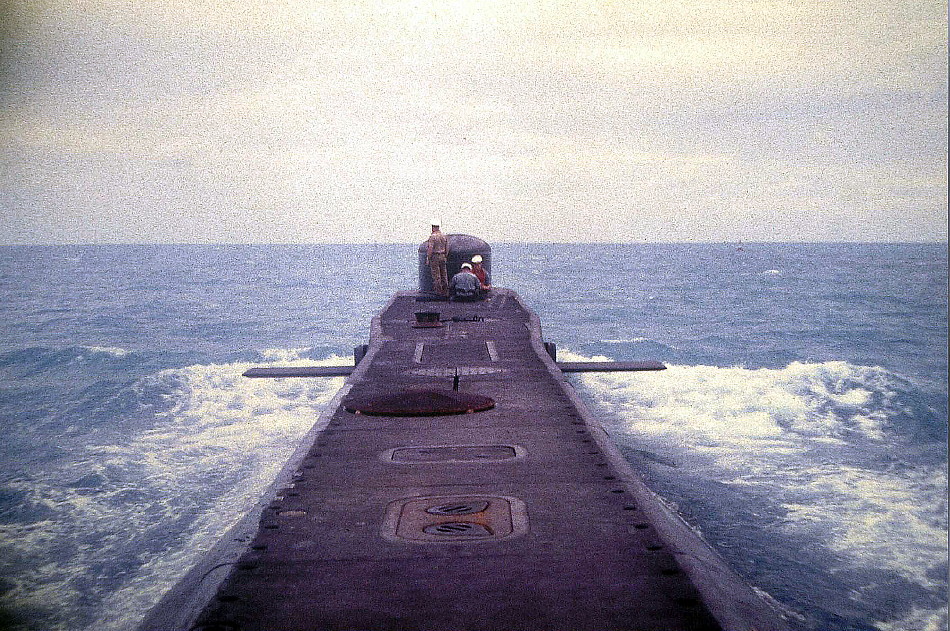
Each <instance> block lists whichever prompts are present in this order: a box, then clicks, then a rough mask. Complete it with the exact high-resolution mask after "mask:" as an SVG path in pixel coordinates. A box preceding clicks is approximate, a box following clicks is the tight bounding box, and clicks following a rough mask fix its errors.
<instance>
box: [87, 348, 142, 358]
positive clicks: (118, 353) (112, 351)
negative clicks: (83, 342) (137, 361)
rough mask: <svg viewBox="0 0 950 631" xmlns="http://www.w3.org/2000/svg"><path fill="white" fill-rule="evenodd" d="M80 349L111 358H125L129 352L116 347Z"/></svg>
mask: <svg viewBox="0 0 950 631" xmlns="http://www.w3.org/2000/svg"><path fill="white" fill-rule="evenodd" d="M80 348H82V349H83V350H86V351H89V352H91V353H102V354H104V355H111V356H112V357H125V356H126V355H128V354H129V352H130V351H127V350H125V349H124V348H119V347H118V346H82V347H80Z"/></svg>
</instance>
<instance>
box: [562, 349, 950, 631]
mask: <svg viewBox="0 0 950 631" xmlns="http://www.w3.org/2000/svg"><path fill="white" fill-rule="evenodd" d="M559 352H561V351H560V349H559ZM572 355H573V357H574V358H576V359H575V361H582V360H584V358H582V357H581V356H579V355H574V354H572ZM588 361H590V360H588ZM598 361H603V359H600V358H598ZM578 379H579V380H580V381H581V383H582V384H583V385H584V387H586V388H587V389H589V391H590V392H591V393H592V394H593V395H594V398H595V400H596V402H597V405H598V407H599V408H600V409H598V410H597V412H598V413H599V414H600V415H602V416H603V417H606V418H612V419H615V420H616V424H617V426H618V428H622V429H623V430H624V431H626V432H627V436H626V437H621V438H620V440H621V441H624V440H626V441H629V442H631V443H633V444H636V445H640V446H643V445H646V446H648V447H649V448H650V449H651V450H653V451H657V452H659V453H660V454H661V455H664V456H665V455H669V456H671V457H672V458H673V459H674V460H680V461H682V460H684V459H688V461H689V466H690V467H691V472H692V473H694V474H699V475H702V476H705V477H707V478H709V479H710V480H715V481H716V482H719V483H723V484H727V485H735V486H737V487H739V486H741V487H743V488H752V489H761V490H763V491H765V493H764V494H763V495H764V496H768V497H771V498H773V501H774V502H775V504H776V506H777V507H778V508H781V509H784V510H785V511H787V512H786V515H785V516H784V518H783V519H782V521H781V522H780V524H779V527H780V528H781V529H784V530H786V531H788V532H789V533H790V534H791V535H794V536H800V535H802V534H805V535H807V536H808V537H810V538H813V539H814V540H816V541H817V542H818V544H819V545H822V546H824V547H826V548H827V549H829V550H830V551H832V552H834V553H836V554H838V555H840V558H841V559H842V561H840V562H841V563H846V564H847V566H848V567H866V568H869V569H870V570H873V571H877V570H881V569H884V570H890V571H893V572H896V573H897V574H899V575H901V576H902V577H904V578H905V579H906V580H908V581H911V582H913V583H915V584H917V585H920V586H921V587H923V588H925V589H927V590H931V591H932V592H936V591H939V590H941V589H945V587H946V583H945V581H944V579H943V578H942V577H939V575H940V573H941V568H943V569H944V570H945V567H946V562H947V558H948V545H947V534H948V526H947V493H946V489H947V483H948V479H947V467H946V464H945V463H944V464H942V465H940V466H936V467H934V466H923V465H919V466H917V467H916V468H913V469H896V468H895V469H894V470H891V469H885V468H883V467H881V466H880V465H874V464H873V463H870V464H868V463H864V462H862V459H864V460H867V458H862V457H861V454H864V453H866V450H867V449H868V448H870V447H872V446H876V447H875V448H876V449H878V450H880V451H884V450H886V449H887V448H888V441H889V440H894V439H895V438H899V437H895V436H889V435H888V434H889V432H890V431H891V430H890V428H889V425H888V421H889V419H891V418H894V417H896V416H898V415H901V414H906V410H905V409H904V408H903V407H902V404H901V403H900V401H899V393H900V390H901V388H906V387H908V386H907V383H908V382H907V381H906V380H905V379H904V378H903V377H901V376H899V375H895V374H893V373H890V372H888V371H886V370H885V369H883V368H879V367H868V366H855V365H852V364H849V363H847V362H841V361H832V362H821V363H800V362H794V363H791V364H789V365H788V366H786V367H784V368H778V369H766V368H761V369H747V368H741V367H730V368H721V367H715V366H670V367H669V369H668V370H666V371H662V372H657V373H636V374H624V373H599V374H597V373H594V374H585V375H583V376H580V377H578ZM670 475H672V474H670ZM763 508H764V507H763ZM753 510H754V509H753ZM770 527H774V525H773V524H770ZM831 562H832V559H829V563H831ZM829 571H831V570H829ZM935 574H936V575H937V576H938V578H936V579H935V578H933V577H934V576H935ZM876 588H877V586H869V587H867V589H869V590H873V589H876ZM855 589H856V591H860V590H861V589H864V588H863V587H856V588H855ZM865 596H866V597H868V598H873V597H874V596H873V595H872V593H870V592H869V594H867V595H865ZM918 614H919V615H918ZM918 614H914V616H915V617H914V618H913V620H916V622H914V621H913V620H912V621H910V622H905V623H901V622H893V623H892V622H888V623H883V622H882V625H881V628H882V629H886V630H887V631H896V630H897V629H905V630H908V631H909V630H911V629H917V628H925V627H926V626H927V625H929V624H931V623H930V622H926V623H925V624H924V626H922V627H919V626H915V625H916V624H917V622H920V621H926V620H936V621H940V620H944V621H945V620H946V610H945V609H944V610H941V611H936V612H934V611H923V612H918Z"/></svg>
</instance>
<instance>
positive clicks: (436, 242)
mask: <svg viewBox="0 0 950 631" xmlns="http://www.w3.org/2000/svg"><path fill="white" fill-rule="evenodd" d="M448 256H449V240H448V239H447V238H446V237H445V235H444V234H442V231H441V230H439V222H438V221H435V220H433V221H432V234H430V235H429V241H428V242H427V243H426V265H428V266H429V271H430V272H431V273H432V289H433V291H435V293H437V294H439V295H440V296H445V297H448V295H449V276H448V273H447V272H446V271H445V260H446V258H448Z"/></svg>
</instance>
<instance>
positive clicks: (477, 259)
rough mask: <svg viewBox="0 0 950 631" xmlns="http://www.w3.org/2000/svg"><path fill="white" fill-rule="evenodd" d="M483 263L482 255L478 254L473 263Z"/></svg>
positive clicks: (473, 258)
mask: <svg viewBox="0 0 950 631" xmlns="http://www.w3.org/2000/svg"><path fill="white" fill-rule="evenodd" d="M481 262H482V255H481V254H476V255H475V256H473V257H472V263H481Z"/></svg>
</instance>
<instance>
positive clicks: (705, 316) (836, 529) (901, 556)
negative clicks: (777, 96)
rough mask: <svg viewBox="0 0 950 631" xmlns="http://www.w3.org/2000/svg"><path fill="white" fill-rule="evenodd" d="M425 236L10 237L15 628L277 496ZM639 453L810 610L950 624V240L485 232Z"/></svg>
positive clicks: (126, 583)
mask: <svg viewBox="0 0 950 631" xmlns="http://www.w3.org/2000/svg"><path fill="white" fill-rule="evenodd" d="M416 256H417V255H416V247H415V246H414V245H369V246H365V245H326V246H83V247H80V246H65V247H5V248H0V333H2V335H0V423H2V427H3V430H4V431H3V441H2V442H0V628H4V629H24V630H52V629H77V630H85V629H88V630H116V631H118V630H124V629H129V628H134V626H135V625H136V623H137V622H138V621H139V620H141V618H142V617H143V616H144V614H145V612H146V611H147V610H148V608H149V607H150V606H151V605H153V604H154V603H155V602H156V601H157V600H158V599H159V598H160V597H161V595H162V594H163V593H164V591H165V590H167V589H168V588H169V587H171V585H173V584H174V583H175V581H176V580H177V579H178V578H179V577H180V576H181V575H183V574H184V573H185V572H186V571H187V570H188V569H189V567H190V566H191V565H192V564H193V563H194V562H195V561H196V560H197V559H198V558H199V557H200V556H201V554H202V553H203V552H205V551H206V550H208V549H209V548H210V547H211V546H212V545H213V544H214V543H215V542H216V541H217V539H218V537H219V536H220V535H221V534H222V533H223V532H224V531H225V530H227V529H228V528H229V526H230V525H231V524H233V523H234V522H235V521H237V520H238V519H239V518H240V517H241V516H242V515H243V514H244V512H245V511H246V510H248V508H249V507H251V506H252V505H253V504H254V503H255V502H256V500H257V499H258V497H259V495H260V493H261V491H262V490H263V489H264V488H265V487H266V486H267V485H268V484H269V482H270V481H271V479H272V478H273V476H274V475H275V474H276V473H277V471H278V470H279V469H280V468H281V467H282V466H283V464H284V461H285V460H286V458H288V457H289V456H290V454H291V452H292V451H293V450H294V448H295V447H296V445H297V441H298V440H299V438H300V437H301V436H302V435H303V434H304V433H305V432H306V431H307V430H308V429H309V428H310V427H311V426H312V425H313V423H314V422H315V421H316V419H317V417H318V416H319V414H320V411H321V410H322V409H323V407H324V406H325V405H326V404H327V402H328V401H329V400H330V399H331V397H332V396H333V394H334V393H335V391H336V390H337V389H338V388H339V387H340V386H341V385H342V383H343V382H342V379H312V380H308V379H283V380H264V379H258V380H251V379H245V378H242V377H241V373H242V372H243V371H244V370H246V369H247V368H248V367H250V366H266V365H288V364H294V365H305V364H307V365H309V364H336V363H349V362H351V361H352V360H351V357H352V348H353V346H355V345H357V344H361V343H365V342H366V341H367V336H368V331H369V322H370V319H371V318H372V316H373V315H374V314H375V313H376V312H378V311H379V310H380V309H381V308H382V307H383V306H384V305H385V303H386V302H387V300H388V299H389V297H390V295H391V294H392V293H393V292H394V291H396V290H399V289H412V288H414V286H415V283H416V277H417V271H416V264H417V259H416ZM493 265H494V268H493V270H492V271H493V278H494V282H495V284H496V285H500V286H505V287H510V288H512V289H514V290H515V291H517V292H518V293H519V294H521V296H522V297H523V298H524V299H525V301H526V302H527V303H528V305H529V306H531V307H532V308H533V309H534V310H535V311H536V312H537V313H538V315H539V316H540V317H541V323H542V329H543V331H544V336H545V339H546V340H548V341H552V342H555V343H556V344H557V345H558V352H559V358H561V359H582V358H610V359H616V360H635V359H658V360H661V361H664V362H666V363H667V365H668V366H669V369H668V370H666V371H663V372H657V373H629V374H623V373H613V374H586V375H581V376H576V377H572V378H571V379H572V383H573V384H574V385H575V387H576V388H577V390H578V391H579V392H580V393H581V395H582V396H583V397H584V398H585V399H586V401H587V402H588V404H589V405H590V407H591V409H592V410H593V411H594V413H595V415H596V416H597V417H598V418H599V419H601V421H602V422H603V424H604V426H605V428H606V429H607V431H608V432H609V434H610V435H611V436H612V437H613V439H614V440H615V441H616V443H617V444H618V446H619V447H620V449H621V451H622V452H623V453H624V454H625V456H626V457H627V458H628V459H629V460H630V462H631V464H632V465H633V467H634V468H635V469H636V470H638V471H639V472H640V473H641V474H642V475H643V476H644V477H645V478H646V479H647V480H648V482H649V484H650V485H651V487H652V488H653V489H654V490H656V491H657V492H658V493H660V494H661V495H662V496H663V497H664V498H665V499H666V500H667V502H669V503H670V504H671V505H673V506H675V507H676V508H677V510H678V511H679V512H680V514H682V515H683V516H684V517H685V518H686V519H687V520H688V521H689V522H690V523H691V524H692V525H693V526H694V527H695V528H696V529H698V530H699V531H700V532H701V533H702V534H703V536H704V537H705V538H706V539H707V541H709V542H710V543H711V544H712V545H713V546H714V547H716V549H717V550H719V552H720V553H721V554H722V555H723V557H725V558H726V560H727V561H729V563H730V564H731V565H732V566H733V567H734V568H735V569H736V570H737V571H738V572H739V573H740V574H742V575H743V576H744V577H745V578H746V579H748V580H749V581H750V582H751V583H752V584H753V585H755V586H756V587H757V588H758V589H760V590H761V591H762V592H764V593H765V594H768V595H769V596H770V597H772V598H773V599H775V600H776V601H777V602H778V603H780V605H781V606H782V607H784V608H785V609H786V610H787V611H788V612H789V613H790V615H792V616H794V617H796V618H797V619H798V620H799V621H800V623H801V625H802V626H803V627H804V628H808V629H820V630H882V631H899V630H900V631H925V630H938V629H945V628H946V627H947V602H948V594H947V574H948V545H947V537H948V528H947V521H948V520H947V483H948V481H947V279H948V275H947V255H946V246H945V245H868V244H822V245H815V244H811V245H809V244H784V245H778V244H747V245H744V246H743V247H742V248H741V249H739V248H737V247H736V246H735V245H729V244H718V245H717V244H703V245H645V244H640V245H515V244H496V245H494V246H493Z"/></svg>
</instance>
